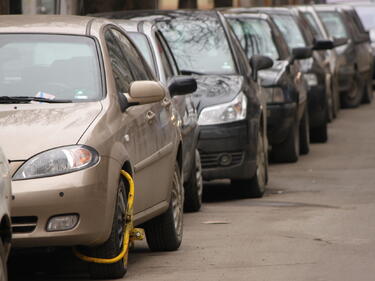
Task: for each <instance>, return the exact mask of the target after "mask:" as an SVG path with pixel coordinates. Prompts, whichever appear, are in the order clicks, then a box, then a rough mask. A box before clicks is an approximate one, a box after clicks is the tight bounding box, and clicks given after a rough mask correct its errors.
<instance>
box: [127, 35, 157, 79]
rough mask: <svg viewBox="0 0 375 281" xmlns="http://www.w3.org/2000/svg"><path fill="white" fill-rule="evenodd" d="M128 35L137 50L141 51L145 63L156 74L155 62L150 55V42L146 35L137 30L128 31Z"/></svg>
mask: <svg viewBox="0 0 375 281" xmlns="http://www.w3.org/2000/svg"><path fill="white" fill-rule="evenodd" d="M128 35H129V37H130V38H131V39H132V40H133V42H134V43H135V45H136V46H137V48H138V50H139V51H140V52H141V54H142V55H143V57H144V58H145V60H146V62H147V64H148V65H149V67H150V68H151V70H152V71H153V73H154V74H155V76H157V75H156V69H155V63H154V57H153V55H152V51H151V48H150V44H149V41H148V39H147V37H146V35H144V34H142V33H139V32H128Z"/></svg>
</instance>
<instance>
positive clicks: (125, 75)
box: [104, 30, 134, 93]
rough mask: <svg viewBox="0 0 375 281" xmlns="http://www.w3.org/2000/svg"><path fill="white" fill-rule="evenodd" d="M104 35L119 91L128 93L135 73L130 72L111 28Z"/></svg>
mask: <svg viewBox="0 0 375 281" xmlns="http://www.w3.org/2000/svg"><path fill="white" fill-rule="evenodd" d="M104 37H105V41H106V44H107V49H108V55H109V58H110V60H111V65H112V71H113V75H114V79H115V83H116V88H117V92H118V93H127V92H128V91H129V87H130V83H131V82H133V81H134V78H133V75H132V73H131V72H130V67H129V64H128V63H127V60H126V59H125V56H124V53H123V52H122V50H121V47H120V45H118V41H117V40H116V38H115V37H114V36H113V33H112V32H111V31H110V30H107V31H106V32H105V35H104Z"/></svg>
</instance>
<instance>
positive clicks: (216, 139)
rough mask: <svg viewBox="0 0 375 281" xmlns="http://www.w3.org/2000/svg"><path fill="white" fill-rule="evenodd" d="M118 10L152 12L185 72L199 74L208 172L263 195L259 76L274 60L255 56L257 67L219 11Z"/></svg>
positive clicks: (204, 166)
mask: <svg viewBox="0 0 375 281" xmlns="http://www.w3.org/2000/svg"><path fill="white" fill-rule="evenodd" d="M114 16H115V17H116V18H133V19H137V20H140V19H144V18H150V17H152V19H153V20H154V21H155V22H156V25H157V28H158V30H159V31H160V32H161V33H162V35H163V37H164V38H165V40H166V42H167V44H168V45H169V47H170V49H171V51H172V53H173V55H174V57H175V59H176V62H177V65H178V67H179V69H180V71H181V73H182V74H185V75H192V76H193V77H194V78H195V79H196V80H197V83H198V90H197V91H196V92H195V93H194V95H193V98H194V104H195V106H196V107H197V111H198V115H199V118H198V124H199V126H200V135H199V141H198V149H199V152H200V154H201V161H202V172H203V178H204V179H205V180H212V179H222V178H229V179H231V180H232V182H233V183H235V186H236V187H239V188H240V189H242V190H243V192H244V194H245V195H246V196H251V197H260V196H262V195H263V193H264V190H265V186H266V182H267V178H268V173H267V167H268V156H267V155H268V154H267V147H268V142H267V133H266V116H267V115H266V105H265V100H264V98H263V96H261V94H260V89H259V87H258V85H257V84H256V83H255V82H254V77H255V76H256V75H257V72H258V71H259V70H260V69H263V68H267V67H270V66H271V65H272V60H271V59H269V58H266V57H262V56H259V57H254V58H253V60H252V61H251V64H252V66H253V67H252V69H251V68H250V66H249V63H248V59H247V58H246V55H245V54H244V52H243V50H242V48H241V46H240V44H239V42H238V41H237V39H236V37H235V35H234V34H233V32H232V31H231V30H230V28H229V27H228V26H227V23H226V21H225V19H224V17H223V16H222V15H221V14H220V13H219V12H217V11H182V10H181V11H141V12H134V13H133V12H131V13H116V14H115V15H114ZM252 77H253V78H252Z"/></svg>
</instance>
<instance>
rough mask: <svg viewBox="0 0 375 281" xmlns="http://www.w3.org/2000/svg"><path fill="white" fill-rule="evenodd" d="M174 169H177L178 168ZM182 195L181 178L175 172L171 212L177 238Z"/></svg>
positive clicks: (179, 232)
mask: <svg viewBox="0 0 375 281" xmlns="http://www.w3.org/2000/svg"><path fill="white" fill-rule="evenodd" d="M176 169H178V166H177V167H176ZM183 194H184V193H183V190H182V182H181V178H180V176H179V172H178V171H177V170H176V171H175V172H174V175H173V186H172V212H173V220H174V227H175V230H176V233H177V235H178V237H181V236H182V216H183V202H184V198H183Z"/></svg>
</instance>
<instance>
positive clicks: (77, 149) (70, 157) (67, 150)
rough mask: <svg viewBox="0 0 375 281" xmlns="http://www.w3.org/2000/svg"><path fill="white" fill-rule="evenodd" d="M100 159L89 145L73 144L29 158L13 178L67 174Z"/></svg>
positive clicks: (91, 164)
mask: <svg viewBox="0 0 375 281" xmlns="http://www.w3.org/2000/svg"><path fill="white" fill-rule="evenodd" d="M98 161H99V155H98V153H97V152H96V150H94V149H93V148H91V147H88V146H84V145H71V146H64V147H59V148H54V149H51V150H48V151H45V152H42V153H40V154H37V155H35V156H33V157H32V158H30V159H29V160H27V161H26V162H25V163H24V164H23V165H22V166H21V167H20V168H19V169H18V171H17V172H16V174H15V175H14V176H13V180H25V179H34V178H42V177H51V176H57V175H62V174H67V173H71V172H75V171H79V170H82V169H85V168H88V167H91V166H93V165H95V164H96V163H98Z"/></svg>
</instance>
